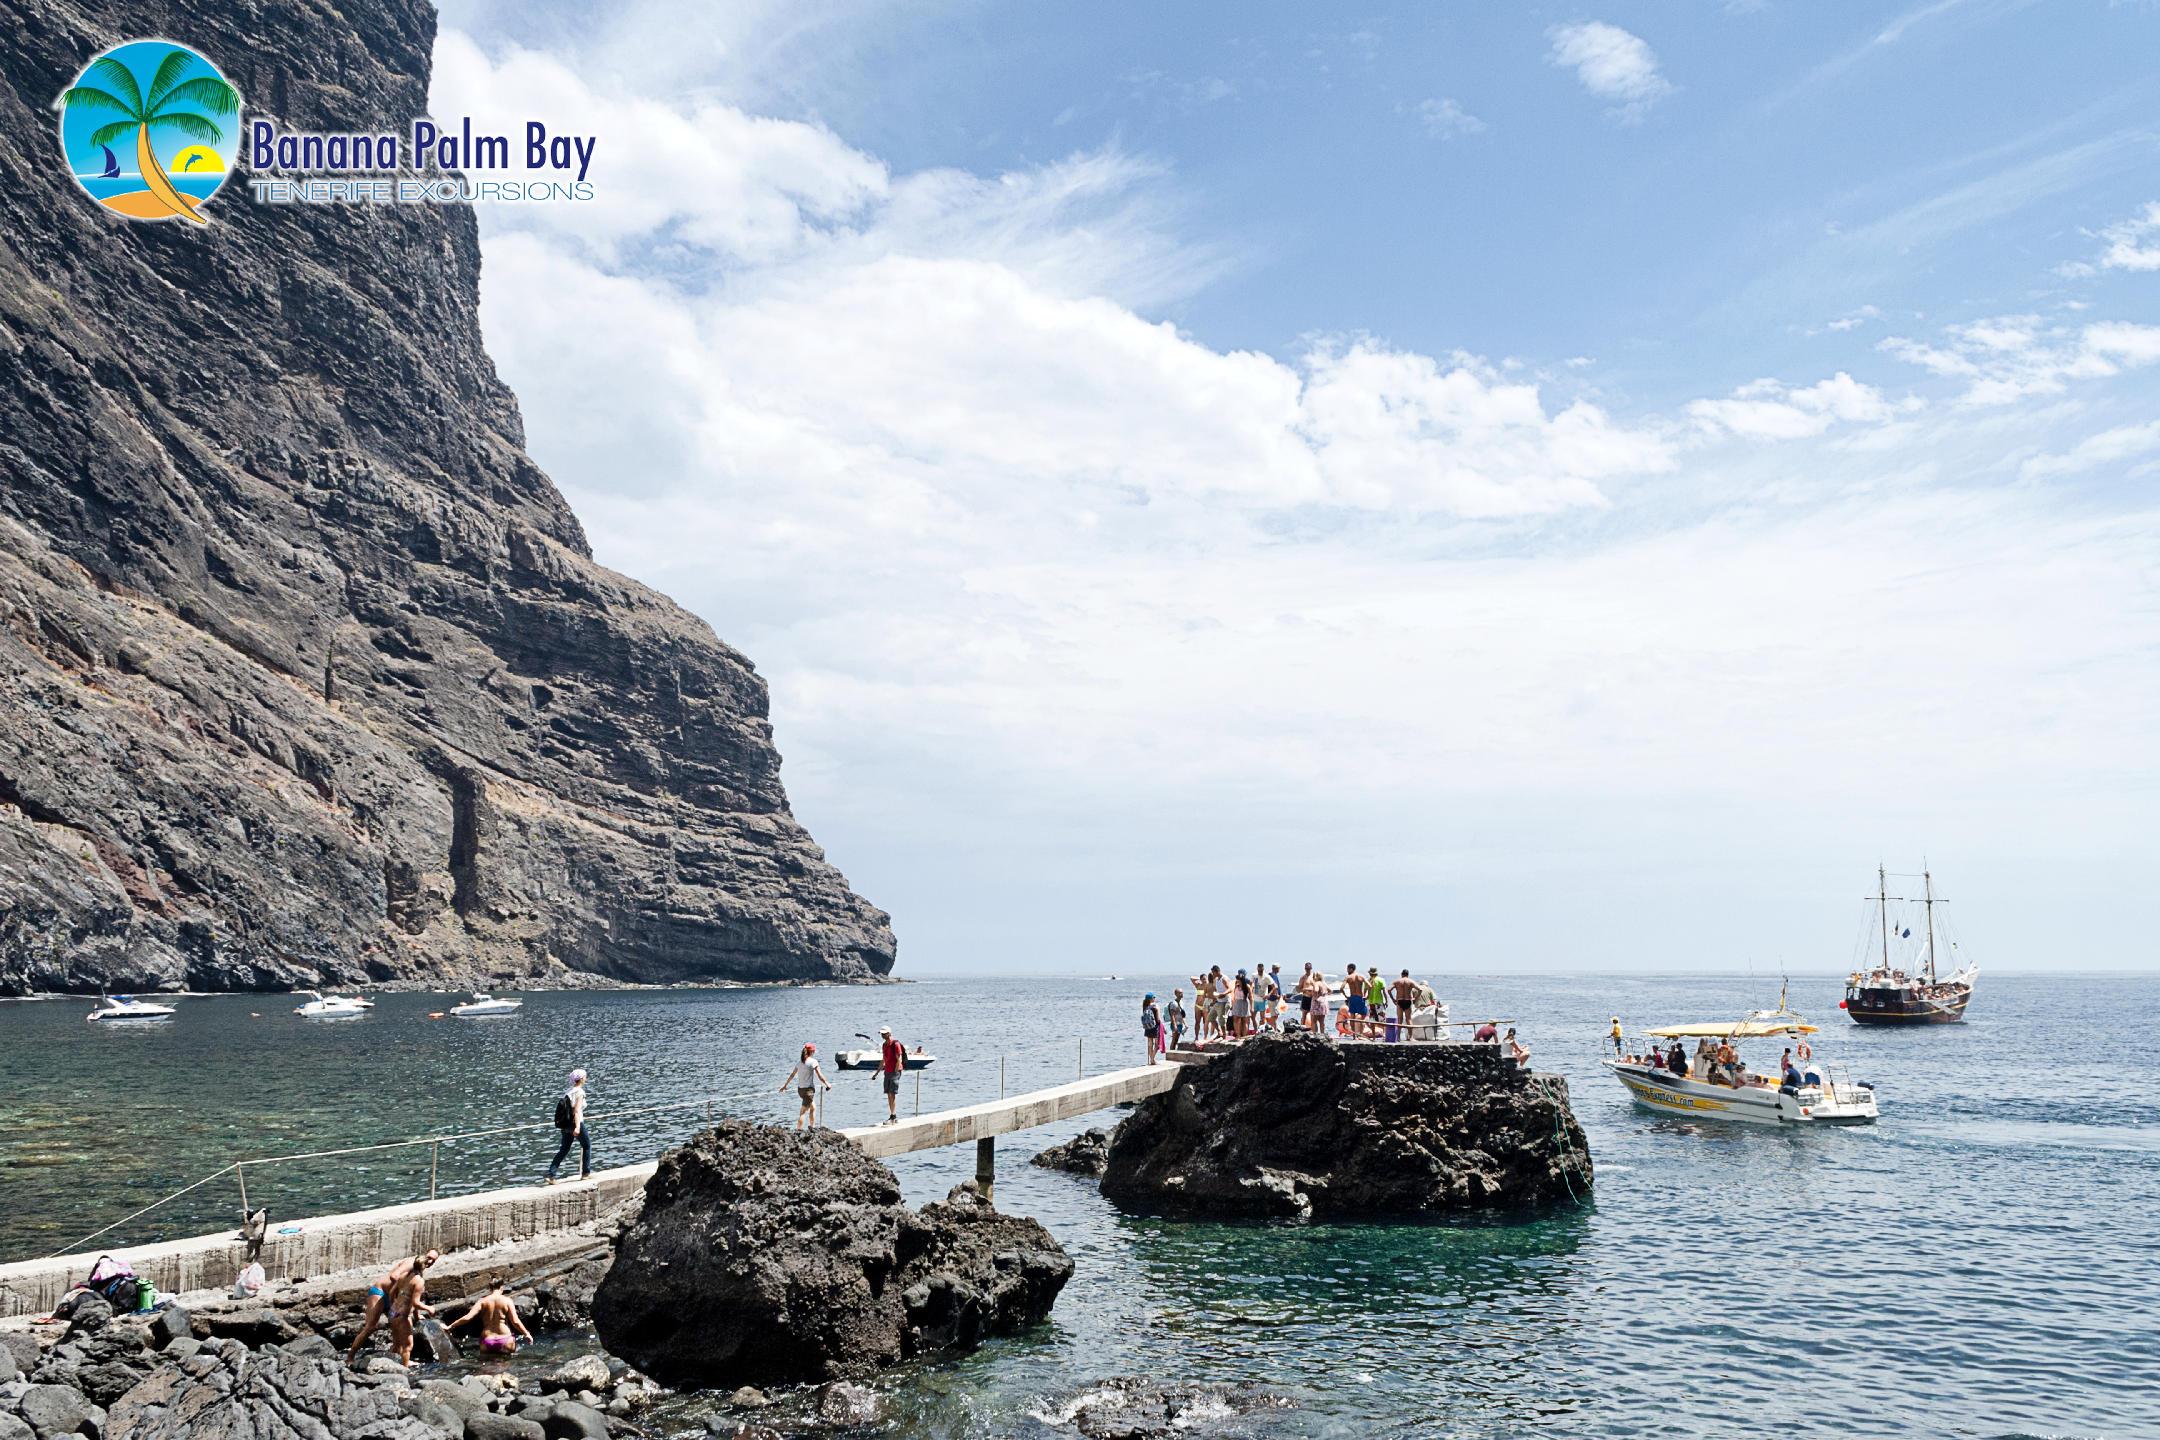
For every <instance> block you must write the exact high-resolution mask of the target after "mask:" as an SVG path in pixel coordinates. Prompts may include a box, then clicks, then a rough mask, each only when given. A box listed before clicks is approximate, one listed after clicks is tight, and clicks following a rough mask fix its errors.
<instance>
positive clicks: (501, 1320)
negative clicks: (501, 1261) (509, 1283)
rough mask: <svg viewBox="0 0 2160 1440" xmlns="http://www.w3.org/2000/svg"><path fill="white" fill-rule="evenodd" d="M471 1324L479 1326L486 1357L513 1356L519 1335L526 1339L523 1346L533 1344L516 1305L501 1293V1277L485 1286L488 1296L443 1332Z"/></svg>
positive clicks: (482, 1297)
mask: <svg viewBox="0 0 2160 1440" xmlns="http://www.w3.org/2000/svg"><path fill="white" fill-rule="evenodd" d="M472 1324H478V1325H479V1327H480V1350H481V1353H482V1354H485V1355H515V1354H516V1353H517V1336H518V1335H522V1336H524V1337H525V1343H526V1344H528V1345H530V1344H531V1343H532V1338H533V1337H532V1331H530V1330H527V1329H526V1328H525V1322H524V1321H523V1320H520V1319H519V1318H518V1313H517V1304H516V1302H515V1301H513V1300H512V1299H511V1298H510V1297H509V1296H508V1295H507V1294H505V1293H504V1291H503V1282H502V1280H501V1278H500V1277H498V1278H497V1279H496V1281H495V1283H494V1284H492V1285H490V1286H488V1292H487V1294H485V1295H483V1296H481V1297H480V1298H479V1299H478V1300H476V1301H475V1302H473V1305H472V1308H471V1309H469V1310H467V1311H466V1312H465V1313H464V1314H463V1315H460V1316H458V1318H457V1319H455V1320H453V1321H452V1322H451V1323H450V1324H449V1325H447V1326H445V1327H444V1329H445V1330H446V1331H455V1330H457V1329H459V1328H460V1327H462V1326H466V1325H472ZM512 1331H515V1332H516V1334H515V1335H513V1334H512V1333H511V1332H512Z"/></svg>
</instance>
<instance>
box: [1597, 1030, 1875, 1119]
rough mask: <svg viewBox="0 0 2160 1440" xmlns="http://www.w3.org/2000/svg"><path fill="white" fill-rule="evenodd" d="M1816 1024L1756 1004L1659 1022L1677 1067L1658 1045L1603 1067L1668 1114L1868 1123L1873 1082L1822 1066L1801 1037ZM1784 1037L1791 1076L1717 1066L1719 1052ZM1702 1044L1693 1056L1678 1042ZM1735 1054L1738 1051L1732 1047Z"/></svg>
mask: <svg viewBox="0 0 2160 1440" xmlns="http://www.w3.org/2000/svg"><path fill="white" fill-rule="evenodd" d="M1815 1033H1816V1027H1815V1026H1813V1025H1810V1024H1808V1023H1807V1022H1806V1021H1805V1020H1803V1019H1801V1018H1800V1017H1799V1016H1798V1015H1794V1014H1792V1013H1791V1012H1789V1011H1787V1010H1784V1009H1777V1010H1757V1011H1754V1012H1752V1013H1751V1014H1748V1015H1746V1016H1744V1017H1743V1018H1741V1019H1739V1020H1713V1021H1704V1022H1700V1023H1696V1024H1689V1025H1661V1026H1659V1027H1658V1028H1656V1029H1654V1030H1651V1031H1650V1032H1649V1034H1650V1036H1651V1038H1653V1039H1656V1040H1671V1041H1674V1042H1676V1043H1675V1045H1674V1047H1673V1048H1674V1049H1677V1050H1679V1051H1680V1059H1679V1064H1680V1067H1681V1068H1675V1067H1674V1065H1673V1064H1672V1062H1671V1057H1670V1055H1669V1054H1666V1055H1660V1054H1659V1052H1658V1048H1657V1047H1656V1046H1655V1045H1645V1046H1643V1047H1642V1050H1643V1053H1642V1054H1640V1055H1614V1056H1607V1057H1606V1058H1605V1060H1604V1061H1603V1064H1604V1066H1605V1068H1606V1069H1608V1070H1610V1071H1612V1072H1613V1074H1614V1075H1616V1076H1618V1077H1619V1079H1620V1083H1621V1084H1623V1085H1625V1086H1626V1087H1627V1088H1628V1093H1630V1094H1631V1095H1633V1096H1634V1097H1635V1103H1636V1104H1638V1105H1642V1106H1645V1107H1647V1108H1648V1109H1651V1110H1656V1111H1660V1112H1662V1113H1664V1114H1667V1115H1685V1116H1687V1117H1689V1118H1690V1119H1713V1120H1743V1121H1748V1122H1751V1123H1753V1124H1758V1125H1872V1124H1874V1123H1875V1119H1876V1109H1875V1087H1874V1086H1872V1085H1868V1084H1866V1083H1864V1082H1856V1081H1854V1080H1852V1079H1851V1078H1849V1077H1848V1076H1847V1075H1846V1074H1845V1072H1844V1068H1843V1067H1842V1066H1831V1065H1826V1064H1824V1063H1823V1062H1821V1061H1819V1060H1817V1059H1815V1058H1814V1056H1813V1054H1812V1053H1810V1051H1809V1049H1808V1045H1807V1042H1806V1039H1805V1037H1806V1036H1809V1035H1813V1034H1815ZM1779 1038H1786V1039H1792V1040H1796V1041H1798V1042H1799V1044H1798V1045H1796V1046H1795V1047H1793V1048H1794V1049H1795V1051H1796V1052H1797V1055H1798V1058H1797V1059H1796V1060H1795V1061H1794V1070H1795V1075H1796V1077H1797V1078H1796V1079H1795V1080H1793V1081H1790V1082H1788V1081H1785V1080H1784V1079H1783V1077H1782V1071H1781V1072H1780V1073H1779V1074H1776V1075H1764V1074H1759V1073H1757V1072H1755V1071H1752V1070H1750V1069H1748V1068H1747V1066H1746V1065H1744V1064H1740V1063H1737V1059H1736V1063H1733V1064H1731V1065H1723V1064H1719V1063H1718V1062H1717V1061H1716V1059H1715V1055H1716V1053H1717V1051H1718V1050H1721V1049H1727V1048H1730V1047H1736V1046H1737V1043H1738V1042H1740V1041H1743V1040H1768V1039H1779ZM1685 1040H1694V1041H1697V1042H1699V1043H1698V1045H1697V1048H1696V1053H1695V1054H1694V1055H1689V1054H1688V1053H1687V1051H1686V1049H1685V1048H1684V1047H1683V1046H1681V1045H1679V1044H1678V1043H1677V1042H1680V1041H1685ZM1734 1054H1735V1056H1736V1057H1737V1050H1736V1049H1735V1050H1734Z"/></svg>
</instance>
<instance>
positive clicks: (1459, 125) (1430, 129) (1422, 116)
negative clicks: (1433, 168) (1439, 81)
mask: <svg viewBox="0 0 2160 1440" xmlns="http://www.w3.org/2000/svg"><path fill="white" fill-rule="evenodd" d="M1417 117H1418V121H1419V123H1420V124H1422V125H1423V126H1424V127H1425V133H1426V134H1428V135H1431V136H1433V137H1434V138H1435V139H1440V140H1454V139H1457V138H1459V137H1461V136H1464V135H1477V134H1482V133H1483V132H1484V130H1485V122H1484V121H1483V120H1480V119H1478V117H1477V116H1475V115H1472V114H1471V113H1470V112H1469V111H1467V110H1465V109H1463V107H1462V106H1461V104H1460V103H1458V102H1457V101H1455V100H1453V99H1450V98H1448V97H1445V96H1443V97H1441V98H1439V99H1437V100H1424V101H1420V102H1419V103H1418V107H1417Z"/></svg>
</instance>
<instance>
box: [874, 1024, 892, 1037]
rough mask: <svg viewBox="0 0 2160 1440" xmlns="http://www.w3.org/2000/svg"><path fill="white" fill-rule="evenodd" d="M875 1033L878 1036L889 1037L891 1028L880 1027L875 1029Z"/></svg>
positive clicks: (887, 1026)
mask: <svg viewBox="0 0 2160 1440" xmlns="http://www.w3.org/2000/svg"><path fill="white" fill-rule="evenodd" d="M877 1033H878V1034H880V1035H890V1034H892V1026H890V1025H880V1026H878V1027H877Z"/></svg>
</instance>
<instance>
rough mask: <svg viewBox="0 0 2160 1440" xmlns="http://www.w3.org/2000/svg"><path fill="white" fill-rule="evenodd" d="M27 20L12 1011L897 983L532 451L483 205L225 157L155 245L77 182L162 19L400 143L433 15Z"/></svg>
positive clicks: (711, 660) (746, 728) (10, 140)
mask: <svg viewBox="0 0 2160 1440" xmlns="http://www.w3.org/2000/svg"><path fill="white" fill-rule="evenodd" d="M5 19H6V24H7V30H8V43H7V45H6V46H5V47H4V48H0V994H8V993H21V992H24V991H27V990H40V989H73V990H85V989H94V988H97V987H100V986H105V987H110V988H114V989H157V988H172V987H178V986H187V987H190V988H197V989H245V988H261V987H279V986H284V985H288V984H293V983H307V982H312V981H318V980H321V981H333V982H352V981H358V980H360V979H362V978H369V979H374V980H378V981H385V980H400V979H403V980H416V981H436V982H440V983H443V984H454V983H465V982H468V981H478V980H482V979H489V980H506V979H526V978H536V979H542V980H547V981H552V982H555V983H563V982H566V981H575V980H577V979H579V978H582V977H594V978H599V979H612V980H625V981H676V980H697V979H733V980H775V979H789V978H842V979H849V978H867V977H871V976H875V975H881V974H884V973H886V972H887V971H889V970H890V969H891V966H892V962H893V936H892V931H891V928H890V926H889V924H888V921H887V917H886V916H885V914H884V913H883V912H882V911H879V910H878V909H876V908H875V907H873V906H871V905H869V904H868V903H866V902H865V901H863V900H862V899H860V898H859V897H857V896H856V895H854V894H853V893H852V892H851V891H850V890H849V889H848V887H847V883H846V881H845V880H844V879H843V878H842V877H841V876H840V874H839V873H838V872H837V871H835V870H834V869H833V867H832V866H831V865H830V864H828V863H827V862H826V860H825V857H824V855H823V853H822V852H821V851H820V850H819V849H818V847H817V846H816V844H815V843H813V842H812V840H811V839H810V837H809V835H808V834H807V833H805V831H804V830H803V828H802V826H801V825H799V824H798V823H797V822H796V821H795V819H794V817H793V816H792V815H790V813H789V811H788V804H787V796H786V794H785V792H784V791H783V790H782V788H781V784H780V773H779V770H780V760H779V756H778V754H777V753H776V751H775V750H774V748H773V743H772V733H771V727H770V725H769V724H768V723H767V719H766V693H765V686H764V683H763V682H762V680H760V678H759V677H758V675H757V673H756V671H755V670H754V669H753V667H752V666H751V664H750V662H749V661H748V660H747V659H745V658H744V657H743V656H742V655H740V654H738V653H736V652H735V651H734V650H732V649H730V648H729V647H728V646H726V645H725V644H722V643H721V642H720V641H718V640H717V639H715V638H714V636H713V634H712V633H711V631H710V630H709V629H708V628H707V627H706V626H705V625H704V624H703V623H701V622H700V621H699V620H697V619H696V618H695V617H693V616H691V615H689V614H687V613H686V612H684V611H683V610H681V609H680V608H678V607H677V606H676V605H674V604H673V603H671V602H670V601H668V600H667V599H666V598H665V597H663V596H660V595H658V594H655V593H654V592H652V591H650V590H648V589H646V588H644V587H643V586H641V585H639V584H637V583H636V582H635V581H632V580H629V579H626V578H624V577H623V576H621V575H617V574H615V573H613V572H612V571H609V570H607V569H605V568H603V567H602V566H600V565H598V564H596V563H594V560H593V558H592V554H591V551H590V549H589V548H588V546H587V544H586V540H585V536H584V533H583V532H582V530H581V529H580V528H579V525H578V522H577V519H576V517H575V516H574V515H572V514H571V513H570V510H569V508H568V506H567V505H565V503H564V501H563V498H562V496H561V495H559V494H558V493H557V492H556V490H555V488H554V486H553V485H552V484H550V483H549V481H548V478H547V477H546V476H545V475H544V474H542V473H541V472H540V470H539V469H538V468H537V467H536V466H535V465H534V464H533V462H532V461H531V459H529V458H528V457H527V456H526V454H525V452H524V448H523V432H522V427H521V423H520V420H519V416H518V411H517V405H516V402H515V401H514V399H513V398H512V397H511V395H510V393H509V392H508V391H507V390H506V389H505V388H504V387H503V386H502V384H501V383H500V382H499V381H498V380H497V379H496V376H495V372H494V369H493V367H492V365H491V364H490V363H489V361H488V357H487V353H486V351H485V349H484V348H483V345H482V337H481V334H480V327H479V321H478V310H477V299H478V287H479V268H480V251H479V245H478V241H477V234H476V230H475V226H474V219H473V216H472V214H471V212H470V211H469V210H466V209H464V208H462V207H445V206H418V205H411V206H390V205H382V206H351V207H346V206H306V205H291V206H273V205H258V204H255V203H254V202H253V201H252V200H251V199H250V198H249V196H248V195H247V192H246V190H245V187H244V184H243V178H244V177H235V179H234V181H233V182H232V183H231V184H230V185H228V186H227V188H226V190H225V191H224V193H223V194H221V195H220V196H219V197H218V199H217V201H216V202H215V203H213V204H212V205H211V206H210V207H209V210H208V212H207V213H208V214H209V216H210V217H211V220H212V223H211V224H210V225H208V226H207V227H198V226H194V225H182V224H177V223H170V222H168V223H164V224H140V223H129V222H126V221H123V220H120V219H118V218H117V217H115V216H113V215H111V214H109V213H107V212H105V211H103V210H101V209H99V208H98V207H97V206H95V205H93V204H91V203H90V202H89V201H88V200H87V199H86V198H85V197H84V196H83V195H82V193H81V192H80V191H79V190H78V189H77V187H76V185H75V182H74V181H73V180H72V179H71V178H70V177H69V175H68V174H67V167H66V165H65V164H64V163H63V162H62V160H61V158H60V152H59V147H58V145H57V144H56V143H55V141H54V138H53V117H52V113H51V109H50V107H51V105H52V103H53V101H54V99H55V97H57V96H58V94H59V93H60V91H61V90H62V89H63V88H64V87H65V86H66V85H68V84H69V83H70V82H71V81H72V80H73V79H74V77H75V74H76V72H77V71H78V69H79V68H80V67H81V66H82V65H83V63H84V62H85V61H87V60H88V59H89V58H90V57H91V56H92V55H94V54H95V53H96V52H98V51H99V50H101V49H103V48H105V47H107V46H109V45H112V44H114V43H116V42H118V41H120V40H122V39H126V38H132V37H137V36H160V35H162V36H168V37H171V38H173V39H177V40H182V41H185V42H187V43H189V44H191V45H193V46H194V47H196V48H197V49H199V50H201V51H202V52H204V53H205V54H207V55H209V56H210V57H211V58H212V59H214V60H215V61H216V62H217V63H218V64H219V65H220V66H221V67H222V68H223V69H224V70H225V72H226V74H227V75H228V77H229V78H230V79H231V80H232V81H233V82H234V84H235V85H237V86H238V88H239V90H240V92H241V95H242V96H243V98H244V100H245V102H246V104H247V106H248V107H249V110H250V111H254V112H260V113H267V114H269V115H272V116H275V117H277V118H279V119H281V120H283V121H284V122H285V123H286V124H288V125H290V126H293V127H297V128H301V129H309V130H324V131H356V130H366V131H376V130H393V131H396V130H402V129H403V128H404V127H405V126H406V124H407V123H408V121H409V119H410V117H412V116H415V115H420V114H424V113H426V97H427V83H428V66H429V53H430V50H431V47H432V45H433V41H434V33H435V21H434V12H433V10H432V8H431V7H430V6H429V5H428V4H427V3H425V0H350V3H346V4H343V5H341V6H339V7H336V8H332V7H328V6H322V5H316V4H312V3H306V0H257V3H251V4H248V5H244V6H242V5H230V4H222V3H217V4H211V3H201V4H194V3H180V0H175V3H127V0H91V3H87V4H83V3H69V0H7V3H6V5H5ZM246 113H247V112H243V118H244V116H245V114H246ZM576 341H577V337H576V336H575V335H574V334H565V335H564V336H563V337H562V342H563V344H564V345H565V346H574V345H575V344H576ZM719 559H720V563H725V561H724V557H719Z"/></svg>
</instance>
